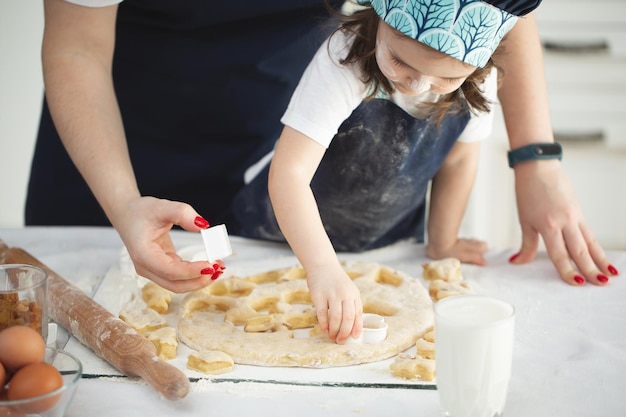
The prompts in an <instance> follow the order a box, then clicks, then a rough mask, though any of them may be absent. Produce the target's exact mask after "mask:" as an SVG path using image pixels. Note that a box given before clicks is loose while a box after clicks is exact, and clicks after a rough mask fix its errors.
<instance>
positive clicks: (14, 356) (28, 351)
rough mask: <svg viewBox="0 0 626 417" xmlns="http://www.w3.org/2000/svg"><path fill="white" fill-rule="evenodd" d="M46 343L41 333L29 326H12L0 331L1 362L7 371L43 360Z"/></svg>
mask: <svg viewBox="0 0 626 417" xmlns="http://www.w3.org/2000/svg"><path fill="white" fill-rule="evenodd" d="M45 354H46V343H45V342H44V340H43V337H42V336H41V334H39V333H38V332H37V331H36V330H34V329H32V328H30V327H27V326H12V327H7V328H6V329H4V330H2V331H1V332H0V362H2V364H3V365H4V367H5V368H6V370H7V371H17V370H18V369H19V368H21V367H22V366H24V365H28V364H30V363H36V362H41V361H43V358H44V356H45Z"/></svg>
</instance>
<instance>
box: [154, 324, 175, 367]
mask: <svg viewBox="0 0 626 417" xmlns="http://www.w3.org/2000/svg"><path fill="white" fill-rule="evenodd" d="M147 337H148V340H150V341H151V342H152V343H153V344H154V346H155V347H156V349H157V355H158V356H159V358H161V359H164V360H169V359H174V358H175V357H176V351H177V348H178V339H177V337H176V329H175V328H173V327H161V328H160V329H157V330H154V331H152V332H150V333H148V335H147Z"/></svg>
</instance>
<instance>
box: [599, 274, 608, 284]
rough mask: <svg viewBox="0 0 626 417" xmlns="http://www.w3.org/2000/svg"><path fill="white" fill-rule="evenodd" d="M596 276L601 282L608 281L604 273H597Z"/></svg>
mask: <svg viewBox="0 0 626 417" xmlns="http://www.w3.org/2000/svg"><path fill="white" fill-rule="evenodd" d="M597 278H598V281H600V282H602V283H606V282H609V277H607V276H606V275H602V274H598V276H597Z"/></svg>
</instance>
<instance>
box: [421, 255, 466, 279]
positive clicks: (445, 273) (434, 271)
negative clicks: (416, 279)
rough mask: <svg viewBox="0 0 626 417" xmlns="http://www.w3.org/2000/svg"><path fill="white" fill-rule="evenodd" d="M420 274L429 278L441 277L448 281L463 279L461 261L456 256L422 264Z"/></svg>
mask: <svg viewBox="0 0 626 417" xmlns="http://www.w3.org/2000/svg"><path fill="white" fill-rule="evenodd" d="M422 268H423V272H422V276H423V277H424V278H425V279H427V280H429V281H432V280H436V279H442V280H444V281H448V282H454V281H460V280H462V279H463V275H462V273H461V261H460V260H458V259H456V258H444V259H439V260H436V261H431V262H427V263H423V264H422Z"/></svg>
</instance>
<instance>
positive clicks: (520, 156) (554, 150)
mask: <svg viewBox="0 0 626 417" xmlns="http://www.w3.org/2000/svg"><path fill="white" fill-rule="evenodd" d="M562 158H563V148H561V144H560V143H558V142H549V143H532V144H530V145H526V146H522V147H521V148H517V149H513V150H512V151H509V166H510V167H511V168H513V167H514V166H515V165H516V164H518V163H520V162H524V161H532V160H537V159H558V160H561V159H562Z"/></svg>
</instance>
